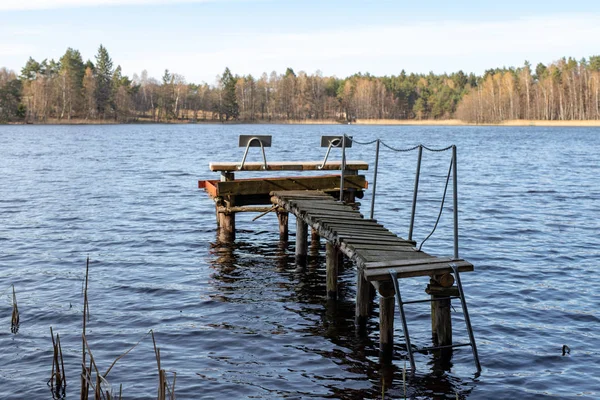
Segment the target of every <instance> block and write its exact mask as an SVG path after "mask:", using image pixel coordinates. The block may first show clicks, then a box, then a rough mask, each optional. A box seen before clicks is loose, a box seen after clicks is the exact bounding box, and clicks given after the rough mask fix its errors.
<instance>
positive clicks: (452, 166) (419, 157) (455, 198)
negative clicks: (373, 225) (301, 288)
mask: <svg viewBox="0 0 600 400" xmlns="http://www.w3.org/2000/svg"><path fill="white" fill-rule="evenodd" d="M344 138H346V135H344ZM344 141H345V140H342V175H341V182H340V199H341V198H342V194H343V180H344V160H345V146H344ZM353 142H354V143H356V144H359V145H370V144H373V143H375V144H376V147H375V169H374V171H373V195H372V197H371V210H370V211H371V213H370V218H371V219H373V218H374V216H375V199H376V194H377V176H378V172H379V154H380V146H381V145H383V146H384V147H386V148H388V149H389V150H392V151H395V152H411V151H414V150H418V155H417V168H416V171H415V182H414V187H413V196H412V205H411V214H410V224H409V228H408V240H413V232H414V225H415V216H416V211H417V202H418V192H419V183H420V179H421V161H422V159H423V150H428V151H430V152H443V151H447V150H452V158H451V160H450V167H449V169H448V175H447V177H446V185H445V187H444V194H443V196H442V200H441V205H440V211H439V214H438V217H437V220H436V222H435V225H434V227H433V230H432V231H431V233H430V234H429V235H428V236H427V237H426V238H425V239H424V240H423V241H422V242H421V245H420V246H419V250H420V249H421V247H422V246H423V243H425V241H427V239H429V238H430V237H431V235H433V233H434V232H435V230H436V228H437V225H438V223H439V221H440V218H441V215H442V211H443V208H444V202H445V199H446V193H447V190H448V184H449V180H450V176H451V175H452V208H453V220H454V221H453V225H454V226H453V236H454V258H455V259H458V258H459V254H458V173H457V159H456V146H455V145H451V146H448V147H445V148H441V149H433V148H429V147H427V146H424V145H422V144H419V145H417V146H414V147H411V148H406V149H397V148H394V147H392V146H389V145H387V144H386V143H384V142H383V141H382V140H381V139H375V140H372V141H370V142H359V141H357V140H355V139H353Z"/></svg>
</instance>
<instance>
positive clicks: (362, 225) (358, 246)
mask: <svg viewBox="0 0 600 400" xmlns="http://www.w3.org/2000/svg"><path fill="white" fill-rule="evenodd" d="M271 195H272V196H273V197H272V199H271V201H272V202H273V203H274V204H277V205H278V206H279V207H281V208H283V209H285V210H286V211H288V212H290V213H292V214H294V215H295V216H296V218H297V219H298V221H303V222H304V223H306V224H308V225H309V226H310V227H311V228H312V229H314V230H315V231H316V232H317V233H318V234H319V236H321V237H323V238H325V239H326V240H327V241H328V242H330V243H332V244H334V245H335V246H337V247H339V249H340V251H341V252H342V253H344V254H345V255H346V256H347V257H349V258H350V259H351V260H353V261H354V262H355V263H356V266H357V269H358V271H359V273H360V274H363V275H364V278H365V279H366V280H367V281H371V282H373V281H388V280H390V271H392V270H393V271H396V273H397V274H398V277H399V278H408V277H416V276H433V275H443V274H445V273H449V272H452V268H451V267H450V263H454V264H456V265H457V266H458V269H459V271H460V272H465V271H473V264H471V263H469V262H468V261H465V260H462V259H458V260H455V259H451V258H440V257H434V256H431V255H429V254H427V253H425V252H423V251H418V250H417V249H416V248H415V242H412V241H408V240H405V239H402V238H400V237H398V236H397V235H396V234H394V233H392V232H390V231H389V230H388V229H386V228H385V227H384V226H383V225H381V224H379V223H377V221H376V220H372V219H366V218H363V216H362V214H360V213H359V212H358V211H356V210H354V209H353V208H352V207H350V206H348V205H345V204H343V203H341V202H339V201H336V200H334V199H333V197H331V196H329V195H327V194H325V193H323V192H320V191H276V192H272V193H271Z"/></svg>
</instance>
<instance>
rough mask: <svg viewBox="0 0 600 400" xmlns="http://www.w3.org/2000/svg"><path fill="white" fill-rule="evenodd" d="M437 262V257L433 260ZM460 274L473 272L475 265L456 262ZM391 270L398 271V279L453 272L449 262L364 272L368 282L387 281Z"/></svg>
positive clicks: (375, 269) (371, 269)
mask: <svg viewBox="0 0 600 400" xmlns="http://www.w3.org/2000/svg"><path fill="white" fill-rule="evenodd" d="M432 259H433V260H435V257H433V258H432ZM456 265H457V266H458V271H459V272H469V271H473V264H471V263H469V262H467V261H461V262H456ZM390 270H393V271H396V273H397V274H398V278H411V277H417V276H431V275H437V274H443V273H445V272H450V271H452V268H450V266H449V265H448V263H447V262H441V263H431V264H420V265H413V266H405V267H386V268H367V269H365V270H364V274H365V278H366V279H367V280H368V281H385V280H388V279H390Z"/></svg>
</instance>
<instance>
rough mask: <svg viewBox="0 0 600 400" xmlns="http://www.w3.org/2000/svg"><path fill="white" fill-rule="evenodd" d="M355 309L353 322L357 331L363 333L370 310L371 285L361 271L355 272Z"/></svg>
mask: <svg viewBox="0 0 600 400" xmlns="http://www.w3.org/2000/svg"><path fill="white" fill-rule="evenodd" d="M356 277H357V278H356V309H355V323H356V327H357V329H358V332H359V333H361V334H363V333H365V331H366V328H367V321H368V320H369V313H370V312H371V301H372V300H373V299H372V298H371V287H372V285H371V284H370V283H369V282H367V280H366V279H365V278H364V276H363V273H362V272H361V271H358V272H357V274H356Z"/></svg>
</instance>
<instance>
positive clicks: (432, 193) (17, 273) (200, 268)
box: [0, 125, 600, 399]
mask: <svg viewBox="0 0 600 400" xmlns="http://www.w3.org/2000/svg"><path fill="white" fill-rule="evenodd" d="M342 133H346V134H349V135H352V136H354V138H355V139H356V140H359V141H364V142H367V141H370V140H373V139H376V138H381V139H382V140H383V141H384V142H385V143H387V144H388V145H390V146H393V147H396V148H400V147H410V146H412V145H415V144H418V143H423V144H426V145H428V146H431V147H445V146H447V145H450V144H456V145H457V146H458V174H459V179H458V183H459V212H460V218H459V221H460V255H461V257H463V258H465V259H467V260H469V261H471V262H473V264H475V272H473V273H465V274H463V275H462V280H463V285H464V288H465V291H466V296H467V301H468V304H469V311H470V314H471V322H472V324H473V328H474V333H475V338H476V340H477V344H478V348H479V357H480V359H481V364H482V367H483V371H482V373H481V375H480V376H476V375H475V367H474V364H473V359H472V355H471V351H470V349H469V348H468V347H465V348H459V349H457V350H456V351H455V352H454V355H453V358H452V360H451V364H450V365H440V362H438V361H437V360H435V359H434V358H433V357H432V356H431V355H424V354H417V358H416V361H417V372H416V374H415V375H414V376H410V375H409V376H408V377H407V397H408V398H418V399H429V398H436V399H438V398H448V399H455V398H456V395H457V394H458V396H459V397H460V398H469V399H492V398H493V399H502V398H515V397H518V398H520V399H543V398H561V399H570V398H590V399H594V398H600V312H599V310H600V280H599V279H598V276H597V275H598V270H599V267H600V162H599V160H600V155H599V154H600V129H599V128H534V127H522V128H503V127H411V126H402V127H368V126H278V125H266V126H264V125H224V126H223V125H126V126H0V294H1V298H0V394H1V397H2V398H4V399H25V398H27V399H43V398H51V394H50V391H49V389H48V387H47V385H46V382H47V380H48V379H49V378H50V374H51V370H52V344H51V338H50V326H52V327H53V329H54V331H55V332H58V333H59V334H60V336H61V342H62V347H63V353H64V358H65V359H64V361H65V368H66V377H67V384H68V386H67V398H69V399H78V398H79V376H78V375H79V372H80V364H79V363H80V360H81V336H80V335H81V323H82V302H83V295H82V287H83V279H84V276H85V260H86V257H87V256H89V257H90V259H91V265H90V285H89V304H90V316H91V318H90V321H89V323H88V335H87V336H88V341H89V344H90V347H91V349H92V352H93V356H94V358H95V360H96V363H97V365H98V367H99V368H100V370H101V371H106V369H108V367H109V366H110V364H111V363H112V362H113V360H114V359H115V358H116V357H117V356H119V355H120V354H121V353H123V352H124V351H125V350H127V349H128V348H129V347H131V346H133V345H134V344H135V343H137V342H138V341H139V340H140V339H142V338H143V337H144V335H146V333H147V332H148V331H149V330H150V329H153V330H154V332H155V335H156V341H157V345H158V346H159V347H160V349H161V361H162V366H163V368H165V369H167V370H168V371H175V372H176V373H177V380H176V393H177V395H178V398H180V399H194V398H232V399H234V398H235V399H237V398H261V399H280V398H290V399H300V398H315V399H320V398H336V399H363V398H364V399H380V398H382V391H383V392H384V393H385V398H403V397H404V389H403V384H402V368H403V367H404V365H405V361H404V356H405V354H406V353H405V351H404V350H405V348H404V346H403V341H402V331H401V327H400V323H399V321H400V320H399V317H398V316H397V318H396V328H395V332H396V345H395V360H394V363H393V365H392V366H391V367H386V366H382V365H380V364H379V359H378V350H379V347H378V317H377V314H376V312H375V314H373V315H372V317H371V319H370V321H369V326H368V330H369V334H368V336H367V337H366V338H365V337H360V336H357V335H356V333H355V329H354V296H355V273H354V271H353V270H352V268H351V266H350V265H347V268H345V269H344V271H343V272H342V273H341V275H340V281H341V287H340V300H339V301H338V303H337V304H336V305H332V304H327V301H326V299H325V295H326V289H325V279H324V277H325V271H324V264H325V260H324V251H323V249H321V251H320V253H319V255H318V256H317V255H315V256H314V257H313V258H312V259H311V261H310V264H309V266H308V268H307V269H306V270H304V271H297V270H296V268H295V266H294V262H293V259H294V249H293V240H291V241H290V245H289V246H288V247H282V246H279V240H278V228H277V224H276V218H275V217H274V216H273V215H272V214H270V215H267V216H265V217H264V218H261V219H259V220H257V221H255V222H252V221H251V219H252V217H253V216H254V215H250V214H247V215H241V216H238V224H237V225H238V234H237V240H236V242H235V244H234V245H233V246H226V245H219V244H217V243H216V228H215V215H214V204H213V202H212V201H211V200H210V199H209V198H208V196H207V195H206V194H205V193H204V192H203V191H201V190H199V189H198V188H197V181H198V179H209V178H216V177H217V176H216V174H213V173H210V172H209V170H208V163H209V162H210V161H238V160H241V158H242V155H243V149H240V148H238V147H237V138H238V135H240V134H270V135H273V147H271V148H268V149H267V159H270V160H274V161H275V160H305V159H307V160H321V159H322V158H323V156H324V153H325V152H324V150H325V149H322V148H319V147H318V145H319V143H320V136H321V135H338V134H342ZM253 150H257V149H253ZM374 151H375V148H374V145H370V146H367V145H362V146H361V145H358V144H355V146H354V147H352V148H351V149H349V150H348V153H349V154H348V156H349V158H350V159H363V160H365V161H369V162H370V163H371V165H373V164H372V162H373V160H374ZM331 157H333V158H339V154H332V156H331ZM424 157H425V158H424V161H423V168H424V170H423V176H422V184H421V191H420V194H419V196H420V199H421V200H422V202H421V203H420V204H419V206H418V209H417V226H416V229H415V234H414V238H415V239H416V240H417V241H420V240H422V239H423V238H424V237H425V236H426V235H427V234H428V233H429V231H430V229H431V228H432V226H433V223H434V222H435V218H436V216H437V212H438V208H439V204H440V199H441V193H442V191H443V185H444V182H445V176H446V173H447V169H448V163H449V160H450V154H449V152H444V153H429V152H426V153H425V154H424ZM249 160H250V161H258V160H259V152H258V151H252V152H251V153H250V155H249ZM415 161H416V153H415V152H411V153H396V152H392V151H390V150H389V149H385V148H382V151H381V161H380V175H379V178H378V182H377V196H376V200H377V203H376V211H375V217H376V218H377V219H378V220H379V221H380V222H383V223H384V224H385V225H386V226H387V227H389V228H390V229H392V230H393V231H394V232H396V233H398V234H400V235H402V236H404V237H406V234H407V230H408V221H409V216H410V199H411V196H412V194H411V191H412V185H413V180H414V168H415ZM372 172H373V171H372V170H370V171H367V172H366V176H367V179H368V180H369V181H372ZM242 175H243V174H241V173H240V174H238V176H240V177H241V176H242ZM244 176H245V175H244ZM248 176H250V175H248ZM370 200H371V194H370V193H369V191H367V193H366V195H365V197H364V199H362V210H363V213H365V214H368V212H369V203H370ZM450 205H451V202H447V203H446V209H445V211H444V215H443V216H442V221H441V223H440V226H439V227H438V229H437V231H436V233H435V235H434V236H433V238H432V239H430V240H429V241H428V242H427V243H426V244H425V245H424V247H423V249H424V250H425V251H427V252H429V253H431V254H435V255H440V256H447V255H451V254H452V229H451V227H452V220H451V215H452V212H451V209H450V208H448V207H449V206H450ZM291 220H293V218H291ZM290 231H291V232H294V225H293V221H292V223H291V226H290ZM292 239H293V238H292ZM321 246H322V247H324V244H323V243H322V244H321ZM426 283H427V280H426V279H422V278H421V279H407V280H403V281H401V284H402V285H404V286H403V288H405V291H404V295H405V297H407V298H409V297H410V298H414V299H417V298H422V297H423V295H424V293H423V289H424V287H425V285H426ZM12 284H14V285H15V288H16V293H17V299H18V305H19V310H20V313H21V324H20V329H19V331H18V333H17V334H13V333H11V330H10V316H11V297H12V295H11V289H10V286H11V285H12ZM408 307H410V308H408ZM375 311H377V307H375ZM407 311H409V313H408V319H409V324H410V327H411V339H412V341H413V343H414V344H417V345H422V346H424V345H429V344H430V339H431V338H430V328H429V306H428V305H427V304H425V305H414V306H407ZM460 316H461V313H460V307H458V306H457V307H456V312H453V318H456V319H455V326H454V336H455V341H464V338H466V332H465V330H464V326H463V325H462V324H461V321H462V319H461V317H460ZM563 345H567V346H569V348H570V349H571V352H570V354H567V355H565V356H563V355H562V346H563ZM107 378H108V380H109V382H110V383H111V384H112V385H113V387H115V388H116V390H117V391H118V387H119V384H122V385H123V392H124V395H125V398H151V397H153V396H155V394H156V387H157V381H158V379H157V368H156V360H155V356H154V350H153V345H152V340H151V338H150V337H148V336H146V337H145V338H144V339H143V340H142V342H141V343H140V344H139V346H138V347H136V348H135V349H134V350H133V351H131V352H130V353H129V354H128V355H127V356H125V357H124V358H122V359H121V360H119V361H118V362H117V364H116V365H115V367H114V368H113V369H112V370H111V372H110V374H109V375H108V377H107Z"/></svg>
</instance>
